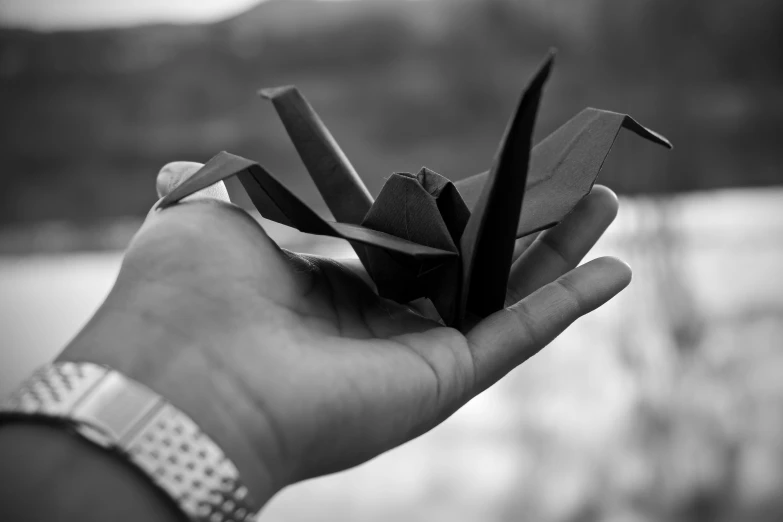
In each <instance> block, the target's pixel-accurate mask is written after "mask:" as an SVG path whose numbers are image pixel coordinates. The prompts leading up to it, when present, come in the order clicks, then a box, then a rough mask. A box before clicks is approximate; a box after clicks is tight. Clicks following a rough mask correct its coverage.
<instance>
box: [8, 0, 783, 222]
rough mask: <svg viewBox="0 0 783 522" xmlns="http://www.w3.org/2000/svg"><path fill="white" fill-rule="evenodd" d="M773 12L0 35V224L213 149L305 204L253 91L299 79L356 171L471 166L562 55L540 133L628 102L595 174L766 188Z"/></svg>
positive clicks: (780, 82) (614, 179)
mask: <svg viewBox="0 0 783 522" xmlns="http://www.w3.org/2000/svg"><path fill="white" fill-rule="evenodd" d="M780 27H783V3H781V2H779V1H776V0H744V1H740V0H726V1H720V2H715V1H707V0H699V1H696V0H691V1H688V2H682V1H678V0H656V1H652V0H590V1H578V0H552V1H544V0H535V1H534V0H531V1H529V2H516V1H513V0H482V1H479V0H431V1H428V2H393V1H373V2H361V3H354V2H349V3H342V2H339V3H332V2H323V3H321V2H312V1H309V0H298V1H280V0H273V1H270V2H267V3H264V4H260V5H259V6H258V7H256V8H255V9H253V10H251V11H249V12H247V13H245V14H243V15H241V16H239V17H236V18H233V19H230V20H226V21H222V22H219V23H215V24H211V25H202V26H168V25H158V26H149V27H139V28H132V29H122V30H101V31H90V32H57V33H35V32H31V31H26V30H19V29H6V30H2V31H0V114H2V120H1V123H0V125H2V133H0V153H2V156H3V159H4V164H5V168H4V172H3V176H4V177H5V179H6V182H5V190H3V191H2V195H1V196H0V198H1V199H0V224H2V225H9V224H12V223H20V222H33V221H40V220H48V219H66V220H71V221H75V222H81V223H94V222H95V220H96V219H100V218H104V217H113V216H126V215H143V213H145V212H146V210H147V209H148V208H149V206H150V204H151V203H152V201H153V199H154V193H153V181H152V180H153V177H154V174H155V172H156V171H157V169H158V168H159V167H160V166H162V165H163V164H164V163H166V162H169V161H172V160H176V159H189V160H199V161H205V160H206V159H208V158H209V157H210V156H212V155H213V154H214V153H216V152H218V151H220V150H224V149H225V150H229V151H231V152H235V153H237V154H241V155H245V156H248V157H251V158H254V159H256V160H258V161H260V162H262V163H263V164H264V165H265V166H267V167H268V168H269V169H270V170H271V171H272V172H274V173H276V174H277V175H278V176H280V177H283V178H285V180H286V183H287V184H288V185H289V186H291V187H292V188H293V189H294V190H296V191H297V193H298V194H300V195H302V196H303V197H304V199H305V200H307V201H308V202H310V203H312V204H316V205H318V204H319V200H318V198H317V195H316V193H315V189H314V187H313V186H312V183H310V182H309V180H307V177H306V175H305V172H304V169H303V167H302V166H301V164H300V162H299V160H298V158H297V157H296V153H295V151H294V149H293V147H292V146H291V144H290V143H289V141H288V138H287V136H286V135H285V132H284V130H283V128H282V126H281V125H280V124H279V123H278V121H277V120H276V117H275V115H274V113H273V111H272V110H271V108H270V107H268V106H266V105H265V103H264V102H262V101H261V100H259V99H258V98H257V97H256V96H255V94H254V93H255V91H256V90H257V89H258V88H259V87H262V86H271V85H276V84H290V83H294V84H297V85H298V86H300V88H301V89H302V90H303V92H304V93H305V95H306V96H308V98H309V99H310V100H311V102H312V103H313V104H314V106H315V107H316V109H317V110H318V111H319V113H321V115H322V117H323V118H324V120H325V122H326V123H327V125H328V126H329V127H330V129H331V130H332V132H333V133H334V134H335V136H336V138H337V139H338V141H339V142H340V143H341V145H342V146H343V148H344V150H345V151H346V153H347V154H348V156H349V158H351V160H352V161H353V162H354V165H355V166H356V167H357V169H358V170H359V172H360V173H361V174H362V175H363V177H364V178H365V179H366V180H367V182H368V185H369V186H370V188H371V190H373V191H376V192H377V190H378V189H379V188H380V185H381V183H382V181H383V177H384V176H386V175H388V173H390V172H392V171H399V170H414V169H417V168H418V167H420V166H421V165H422V164H426V165H427V166H429V167H431V168H433V169H434V170H436V171H438V172H440V173H442V174H444V175H446V176H448V177H451V178H460V177H464V176H466V175H469V174H472V173H475V172H478V171H481V170H485V169H486V168H488V166H489V163H490V161H491V159H492V155H493V152H494V148H495V146H496V144H497V141H498V139H499V137H500V135H501V133H502V131H503V128H504V125H505V121H506V119H507V118H508V116H509V114H510V112H511V110H512V109H513V107H514V105H515V103H516V99H517V97H518V95H519V92H520V90H521V88H522V87H523V85H524V83H525V80H526V78H527V75H528V74H529V73H530V72H531V71H532V70H533V68H534V66H535V64H536V63H537V62H538V60H539V59H540V58H541V57H542V56H543V54H544V52H545V51H546V49H547V48H548V47H550V46H556V47H558V48H559V49H560V56H559V58H558V64H557V66H556V69H555V75H554V77H553V79H552V80H551V81H550V85H549V88H548V91H547V93H546V98H545V101H544V104H543V107H542V111H541V115H540V119H539V128H538V129H539V130H538V132H539V137H540V136H543V135H545V134H546V133H548V132H551V131H552V130H554V129H555V128H556V127H557V126H559V125H560V124H561V123H563V122H564V121H566V120H567V119H568V118H570V117H571V116H572V115H574V114H575V113H576V112H578V111H579V110H581V109H582V108H583V107H584V106H597V107H600V108H604V109H609V110H614V111H618V112H627V113H630V114H632V115H633V116H634V117H636V118H637V119H639V120H640V121H641V122H642V123H644V124H645V125H648V126H650V127H651V128H653V129H655V130H658V131H660V132H662V133H663V134H665V135H667V136H668V137H669V138H670V139H672V141H673V142H674V143H675V151H674V152H672V153H666V152H664V151H663V150H656V148H655V147H652V146H650V145H648V144H646V143H642V142H640V141H638V140H632V139H627V138H626V139H622V140H620V142H619V143H618V146H617V147H616V150H615V151H614V152H613V155H612V157H611V158H610V161H609V162H607V168H606V169H605V172H604V173H603V174H602V178H601V180H602V182H603V183H606V184H609V185H610V186H612V187H613V188H615V189H616V190H618V191H620V192H624V193H670V192H675V191H676V192H679V191H688V190H701V189H709V188H713V187H727V186H755V185H769V184H779V183H780V182H781V181H783V175H781V170H780V167H781V165H783V161H781V160H782V159H783V148H781V147H780V143H779V140H780V138H779V135H780V131H783V69H781V67H780V64H781V63H783V41H781V40H782V39H783V37H782V36H781V32H780V30H779V29H780Z"/></svg>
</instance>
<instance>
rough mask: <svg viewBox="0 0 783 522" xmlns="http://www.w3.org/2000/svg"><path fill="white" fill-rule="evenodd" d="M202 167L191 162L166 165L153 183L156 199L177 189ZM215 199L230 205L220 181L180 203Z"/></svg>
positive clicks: (226, 192) (175, 162) (176, 162)
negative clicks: (156, 193) (156, 194)
mask: <svg viewBox="0 0 783 522" xmlns="http://www.w3.org/2000/svg"><path fill="white" fill-rule="evenodd" d="M203 166H204V165H203V164H202V163H196V162H193V161H174V162H171V163H168V164H166V165H164V166H163V168H162V169H160V172H158V177H157V179H156V181H155V189H156V190H157V192H158V197H159V198H162V197H164V196H166V195H167V194H168V193H169V192H171V191H172V190H174V189H175V188H177V187H178V186H179V185H180V184H181V183H182V182H183V181H185V180H186V179H188V178H189V177H190V176H192V175H193V174H195V173H196V172H198V171H199V169H200V168H201V167H203ZM205 198H209V199H217V200H220V201H225V202H228V203H230V202H231V198H229V196H228V191H227V190H226V186H225V185H224V184H223V182H222V181H218V182H217V183H215V184H214V185H210V186H208V187H206V188H204V189H202V190H199V191H198V192H195V193H193V194H191V195H190V196H188V197H186V198H183V200H182V201H193V200H195V199H205Z"/></svg>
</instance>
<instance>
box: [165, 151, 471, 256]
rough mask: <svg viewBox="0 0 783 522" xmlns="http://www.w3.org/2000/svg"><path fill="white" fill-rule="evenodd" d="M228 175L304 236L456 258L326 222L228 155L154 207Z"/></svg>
mask: <svg viewBox="0 0 783 522" xmlns="http://www.w3.org/2000/svg"><path fill="white" fill-rule="evenodd" d="M231 176H237V177H238V178H239V181H240V182H241V183H242V186H243V187H244V189H245V191H247V193H248V196H250V200H251V201H252V202H253V205H255V207H256V208H257V209H258V211H259V212H260V213H261V215H262V216H264V217H265V218H267V219H270V220H272V221H276V222H277V223H281V224H283V225H288V226H290V227H293V228H296V229H297V230H299V231H301V232H304V233H306V234H318V235H322V236H331V237H338V238H342V239H347V240H349V241H356V242H358V243H362V244H365V245H371V246H375V247H379V248H381V249H383V250H386V251H389V252H394V253H395V254H397V255H402V256H404V257H410V258H412V259H415V260H417V261H434V260H437V259H447V258H453V257H455V256H456V255H457V254H455V253H454V252H449V251H446V250H440V249H437V248H432V247H428V246H425V245H420V244H418V243H414V242H412V241H407V240H405V239H401V238H398V237H395V236H392V235H391V234H386V233H383V232H378V231H376V230H372V229H369V228H366V227H363V226H360V225H353V224H349V223H334V222H330V221H326V220H324V219H322V218H321V217H320V216H319V215H318V214H316V213H315V212H314V211H313V210H311V209H310V208H309V207H308V206H307V205H305V204H304V203H303V202H302V201H301V200H299V198H297V197H296V196H294V195H293V194H292V193H291V192H290V191H289V190H288V189H286V188H285V187H284V186H283V185H282V184H281V183H280V182H279V181H277V180H276V179H275V178H274V177H273V176H272V175H271V174H270V173H269V172H267V171H266V170H265V169H264V168H263V167H262V166H261V165H259V164H258V163H255V162H253V161H250V160H248V159H245V158H242V157H239V156H235V155H233V154H229V153H228V152H221V153H219V154H218V155H217V156H215V157H214V158H212V159H211V160H209V161H208V162H207V164H206V165H204V166H203V167H202V168H201V169H200V170H199V171H198V172H196V173H195V174H194V175H193V176H191V177H190V178H188V179H187V180H185V181H184V182H183V183H182V184H181V185H179V186H178V187H176V188H175V189H174V190H173V191H171V192H170V193H169V194H168V195H167V196H166V197H164V198H163V199H161V200H160V201H159V202H158V204H157V208H159V209H163V208H166V207H168V206H170V205H172V204H174V203H176V202H177V201H179V200H181V199H182V198H185V197H187V196H189V195H191V194H193V193H194V192H197V191H198V190H201V189H203V188H205V187H208V186H209V185H212V184H213V183H217V182H218V181H222V180H224V179H227V178H230V177H231Z"/></svg>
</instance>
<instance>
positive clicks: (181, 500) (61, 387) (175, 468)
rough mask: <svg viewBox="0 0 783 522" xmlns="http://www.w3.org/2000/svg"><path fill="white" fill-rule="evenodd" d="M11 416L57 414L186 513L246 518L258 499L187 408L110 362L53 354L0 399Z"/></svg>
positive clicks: (226, 521) (215, 520) (207, 521)
mask: <svg viewBox="0 0 783 522" xmlns="http://www.w3.org/2000/svg"><path fill="white" fill-rule="evenodd" d="M13 416H41V417H48V418H57V419H60V420H62V421H63V422H65V423H67V424H68V425H69V426H70V427H72V428H73V429H74V430H76V431H77V432H78V433H80V434H81V435H82V436H84V437H85V438H87V439H89V440H90V441H92V442H94V443H96V444H98V445H100V446H102V447H104V448H111V449H114V450H117V451H119V452H121V453H123V454H124V455H125V456H127V458H128V459H129V460H130V461H131V462H132V463H133V464H135V465H136V466H137V467H139V468H140V469H141V470H142V471H144V472H145V474H147V475H148V476H149V477H150V478H151V479H152V481H153V482H154V483H155V484H156V485H157V486H158V487H160V488H161V489H162V490H163V491H164V492H166V493H167V494H168V495H169V496H170V497H171V498H172V499H174V501H175V502H176V503H177V504H178V505H179V506H180V508H181V509H182V511H183V512H184V513H185V514H186V515H187V516H188V517H190V519H191V520H195V521H203V522H241V521H246V520H252V519H253V518H254V517H255V515H256V513H257V512H258V510H259V509H260V506H259V505H257V504H256V503H255V502H253V501H252V499H251V498H250V495H249V494H248V491H247V488H246V487H245V486H244V485H242V483H241V482H240V480H239V472H238V471H237V468H236V467H235V466H234V464H233V463H232V462H231V461H230V460H229V459H228V458H227V457H226V456H225V455H224V454H223V452H222V451H221V449H220V448H219V447H218V446H217V444H215V442H214V441H212V439H210V438H209V437H208V436H207V435H206V434H204V433H203V432H202V431H201V430H200V429H199V427H198V426H197V425H196V423H195V422H193V420H192V419H191V418H190V417H188V416H187V415H186V414H184V413H183V412H181V411H180V410H178V409H176V408H175V407H174V406H172V405H171V404H169V403H168V402H166V401H165V400H164V399H163V398H162V397H160V396H159V395H158V394H156V393H155V392H153V391H152V390H150V389H149V388H147V387H145V386H143V385H141V384H139V383H137V382H135V381H132V380H131V379H128V378H127V377H124V376H123V375H121V374H120V373H118V372H116V371H114V370H111V369H109V368H106V367H103V366H99V365H97V364H91V363H73V362H59V363H54V364H50V365H47V366H45V367H43V368H41V369H39V370H38V371H36V372H35V373H34V374H33V375H32V376H31V377H30V378H29V379H28V380H27V381H26V382H25V383H24V384H23V385H22V386H21V387H20V388H19V389H18V390H17V391H16V392H15V393H14V394H13V395H11V397H10V398H9V399H8V401H6V403H5V404H3V405H2V407H0V419H2V417H6V418H8V417H13Z"/></svg>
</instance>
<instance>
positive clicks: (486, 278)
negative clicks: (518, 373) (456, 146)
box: [459, 54, 554, 317]
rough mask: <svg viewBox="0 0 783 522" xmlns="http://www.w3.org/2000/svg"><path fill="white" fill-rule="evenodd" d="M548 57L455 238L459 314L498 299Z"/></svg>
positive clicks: (495, 304) (492, 307)
mask: <svg viewBox="0 0 783 522" xmlns="http://www.w3.org/2000/svg"><path fill="white" fill-rule="evenodd" d="M553 59H554V55H553V54H550V55H549V57H548V58H547V60H546V61H545V62H544V63H543V65H542V66H541V67H540V68H539V70H538V72H537V73H536V74H535V76H534V77H533V80H532V81H531V82H530V84H529V85H528V87H527V89H525V92H524V93H523V94H522V99H521V100H520V102H519V106H518V107H517V111H516V113H515V114H514V117H513V118H512V119H511V121H510V122H509V125H508V127H507V128H506V132H505V135H504V136H503V139H502V141H501V142H500V146H499V148H498V151H497V154H496V156H495V159H494V162H493V165H492V169H491V170H490V171H489V173H488V175H487V179H486V182H485V183H484V184H483V187H482V189H481V194H480V195H479V197H478V199H477V200H476V201H475V204H474V206H473V209H472V212H471V215H470V219H469V220H468V224H467V226H466V227H465V231H464V232H463V234H462V238H461V239H460V251H461V253H462V291H461V293H460V310H459V312H460V314H459V315H460V317H463V316H464V313H465V312H466V311H470V312H472V313H474V314H477V315H479V316H481V317H483V316H486V315H489V314H491V313H493V312H496V311H497V310H499V309H501V308H502V307H503V305H504V302H505V299H506V284H507V282H508V274H509V270H510V268H511V258H512V255H513V251H514V242H515V240H516V230H517V222H518V221H519V215H520V209H521V208H522V199H523V196H524V194H525V184H526V175H527V170H528V162H529V159H530V146H531V143H530V142H531V139H532V135H533V127H534V125H535V122H536V114H537V112H538V105H539V100H540V99H541V92H542V90H543V87H544V83H545V82H546V80H547V78H548V77H549V72H550V70H551V69H552V61H553Z"/></svg>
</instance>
